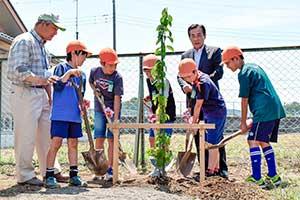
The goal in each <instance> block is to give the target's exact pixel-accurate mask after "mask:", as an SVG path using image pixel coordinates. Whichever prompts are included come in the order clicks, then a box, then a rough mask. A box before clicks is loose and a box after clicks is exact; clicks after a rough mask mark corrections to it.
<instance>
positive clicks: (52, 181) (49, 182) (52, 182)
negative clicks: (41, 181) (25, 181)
mask: <svg viewBox="0 0 300 200" xmlns="http://www.w3.org/2000/svg"><path fill="white" fill-rule="evenodd" d="M45 187H46V188H51V189H54V188H60V185H59V184H58V183H57V181H56V178H54V177H52V176H50V177H48V178H47V179H46V181H45Z"/></svg>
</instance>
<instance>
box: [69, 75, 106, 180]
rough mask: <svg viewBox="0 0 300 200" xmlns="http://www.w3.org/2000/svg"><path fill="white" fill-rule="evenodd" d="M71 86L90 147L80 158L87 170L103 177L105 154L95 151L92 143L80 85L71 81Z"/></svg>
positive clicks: (101, 150) (101, 151) (102, 151)
mask: <svg viewBox="0 0 300 200" xmlns="http://www.w3.org/2000/svg"><path fill="white" fill-rule="evenodd" d="M70 80H71V83H72V86H73V87H74V88H75V89H76V92H77V96H78V98H79V106H80V108H81V111H82V113H83V115H82V116H83V120H84V124H85V128H86V133H87V136H88V141H89V145H90V149H89V150H88V151H85V152H82V156H83V158H84V160H85V163H86V166H87V167H88V169H89V170H90V171H91V172H92V173H94V174H95V175H97V176H103V175H104V174H105V173H106V171H107V169H108V161H107V159H106V156H105V153H104V150H103V149H100V150H95V146H94V141H93V138H92V134H91V127H90V123H89V120H88V117H87V111H86V108H85V106H84V105H83V97H82V93H81V87H82V84H80V86H79V87H78V86H77V85H76V83H75V82H74V81H73V80H72V79H70ZM80 83H82V81H80Z"/></svg>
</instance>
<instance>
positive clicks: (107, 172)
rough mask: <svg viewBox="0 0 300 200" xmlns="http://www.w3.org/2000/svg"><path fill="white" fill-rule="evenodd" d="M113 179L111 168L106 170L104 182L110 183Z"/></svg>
mask: <svg viewBox="0 0 300 200" xmlns="http://www.w3.org/2000/svg"><path fill="white" fill-rule="evenodd" d="M112 179H113V170H112V168H111V167H110V168H108V169H107V171H106V174H105V180H106V181H111V180H112Z"/></svg>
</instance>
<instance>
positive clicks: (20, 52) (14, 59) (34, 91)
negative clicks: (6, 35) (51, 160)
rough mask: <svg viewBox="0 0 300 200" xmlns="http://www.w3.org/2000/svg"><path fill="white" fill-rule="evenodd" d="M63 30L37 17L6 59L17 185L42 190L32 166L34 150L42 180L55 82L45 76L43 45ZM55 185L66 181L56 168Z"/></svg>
mask: <svg viewBox="0 0 300 200" xmlns="http://www.w3.org/2000/svg"><path fill="white" fill-rule="evenodd" d="M58 29H60V30H62V31H64V30H65V28H63V27H62V26H61V25H60V24H59V18H58V16H56V15H53V14H42V15H40V16H39V18H38V20H37V22H36V24H35V26H34V28H33V29H32V30H30V31H29V32H26V33H23V34H21V35H19V36H17V37H16V38H15V39H14V41H13V43H12V45H11V48H10V51H9V55H8V73H7V77H8V79H9V80H11V82H12V92H11V96H10V102H11V107H12V114H13V118H14V134H15V146H14V148H15V159H16V176H17V182H18V183H19V184H29V185H36V186H42V185H43V182H42V181H41V180H40V179H38V178H37V177H36V174H35V172H34V166H33V165H32V158H33V151H34V148H36V152H37V156H38V160H39V167H40V172H41V175H42V176H45V171H46V156H47V151H48V149H49V145H50V118H49V116H50V110H51V95H50V94H51V93H50V92H51V87H50V85H49V84H51V83H53V82H55V81H56V78H55V77H54V76H48V73H47V70H48V68H49V58H48V55H47V52H46V49H45V46H44V44H45V43H46V42H47V41H50V40H51V39H52V38H53V37H54V36H55V35H56V34H57V30H58ZM47 92H48V95H47ZM56 168H57V172H56V178H57V179H58V181H63V182H65V181H67V180H68V179H67V178H68V177H64V176H62V175H61V173H60V172H59V165H58V164H57V165H56Z"/></svg>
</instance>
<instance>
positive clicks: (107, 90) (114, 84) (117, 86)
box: [89, 67, 124, 112]
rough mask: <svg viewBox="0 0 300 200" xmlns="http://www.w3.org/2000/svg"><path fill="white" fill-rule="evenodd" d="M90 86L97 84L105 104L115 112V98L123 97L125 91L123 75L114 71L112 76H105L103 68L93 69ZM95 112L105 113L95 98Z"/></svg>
mask: <svg viewBox="0 0 300 200" xmlns="http://www.w3.org/2000/svg"><path fill="white" fill-rule="evenodd" d="M89 83H90V84H96V85H95V86H96V88H97V89H99V90H100V92H101V94H102V95H103V97H104V104H105V106H106V107H109V108H110V109H112V110H114V97H115V96H116V95H117V96H122V95H123V94H124V91H123V78H122V76H121V74H119V73H118V72H117V71H114V72H113V73H112V74H111V75H107V74H104V72H103V70H102V67H95V68H92V70H91V73H90V77H89ZM94 102H95V103H94V105H95V111H97V112H103V111H102V107H101V105H100V103H99V102H98V100H97V98H96V97H94Z"/></svg>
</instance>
